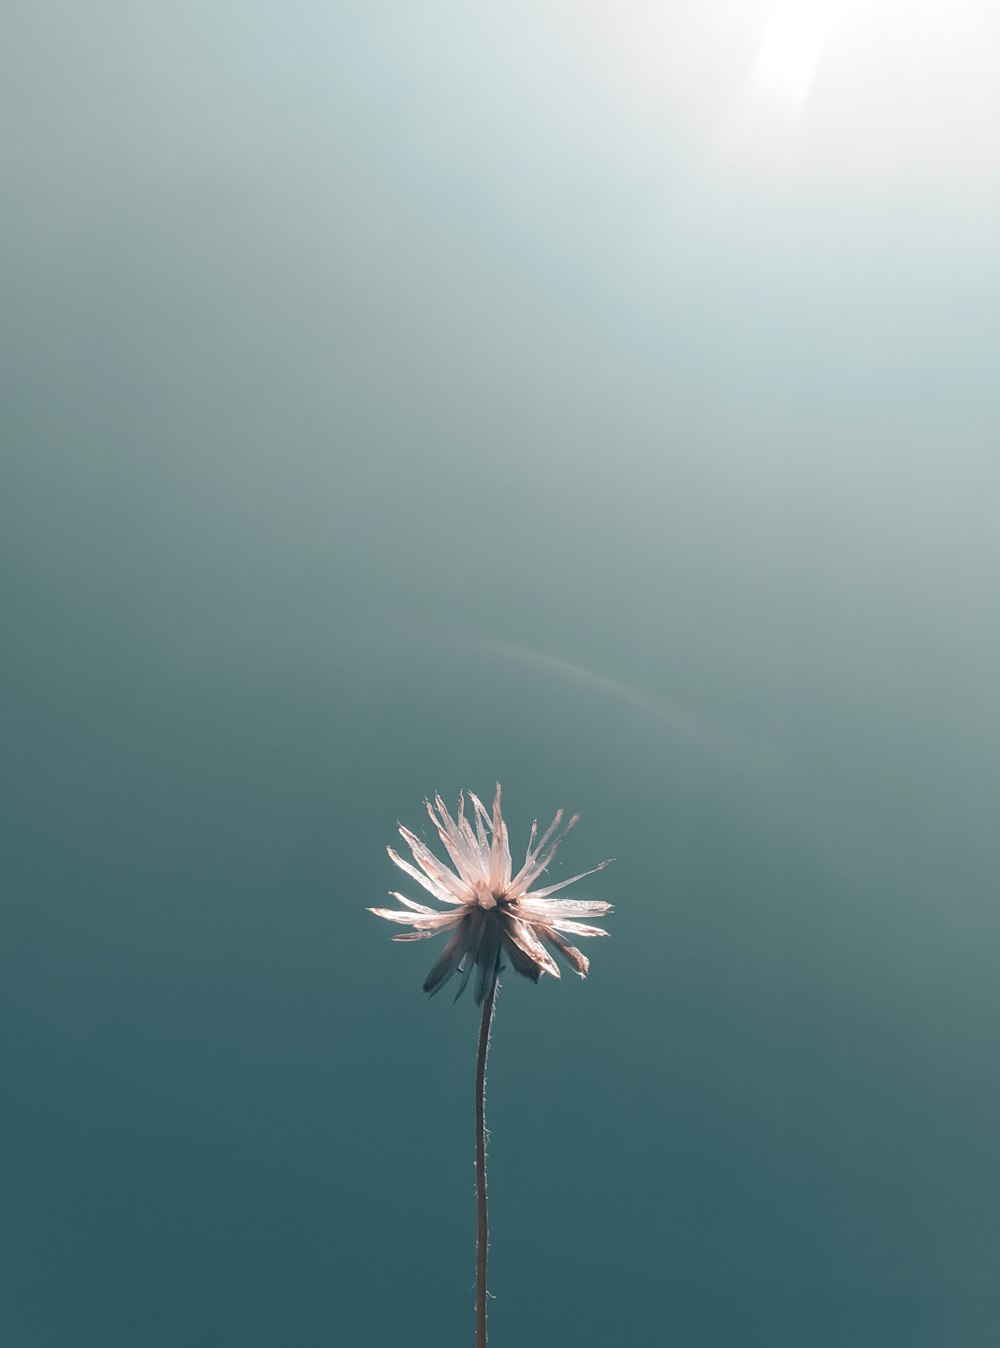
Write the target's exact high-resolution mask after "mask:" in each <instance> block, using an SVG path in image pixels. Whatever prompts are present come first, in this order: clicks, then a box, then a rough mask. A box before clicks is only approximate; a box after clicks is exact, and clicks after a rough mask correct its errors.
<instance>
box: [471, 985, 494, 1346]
mask: <svg viewBox="0 0 1000 1348" xmlns="http://www.w3.org/2000/svg"><path fill="white" fill-rule="evenodd" d="M499 986H500V961H499V958H498V959H497V963H496V967H495V968H494V970H493V976H492V978H491V979H490V986H489V991H488V992H487V994H486V999H485V1001H484V1002H483V1019H482V1021H481V1022H480V1025H479V1053H478V1054H477V1056H476V1216H477V1219H478V1221H477V1236H476V1348H486V1256H487V1254H488V1253H489V1244H490V1241H489V1226H488V1224H487V1220H486V1059H487V1057H488V1056H489V1051H490V1033H491V1031H492V1029H493V1012H494V1010H495V1009H496V998H497V989H498V988H499Z"/></svg>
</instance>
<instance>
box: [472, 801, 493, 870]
mask: <svg viewBox="0 0 1000 1348" xmlns="http://www.w3.org/2000/svg"><path fill="white" fill-rule="evenodd" d="M469 799H470V800H471V801H472V804H473V806H474V807H475V812H476V837H477V838H478V839H479V850H480V851H481V852H482V854H483V857H484V858H485V857H488V856H489V853H490V842H489V839H488V838H487V836H486V827H487V825H489V824H490V817H489V815H488V814H487V812H486V806H485V805H484V804H483V802H482V801H481V800H480V799H479V797H478V796H477V795H476V793H475V791H470V792H469Z"/></svg>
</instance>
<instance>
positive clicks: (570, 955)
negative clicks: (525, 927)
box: [536, 927, 590, 978]
mask: <svg viewBox="0 0 1000 1348" xmlns="http://www.w3.org/2000/svg"><path fill="white" fill-rule="evenodd" d="M536 930H538V931H539V932H540V935H541V938H542V940H543V941H544V942H545V944H546V945H547V946H548V947H549V949H550V950H555V951H556V953H557V954H559V955H562V957H563V959H564V960H565V961H566V963H567V964H568V965H569V966H570V967H571V968H572V970H573V972H574V973H577V974H579V975H580V977H581V978H586V977H587V970H588V969H589V968H590V960H589V959H587V956H586V955H585V954H584V953H583V951H582V950H577V948H576V946H575V945H569V944H567V942H566V941H564V940H563V938H562V937H561V936H560V935H559V933H558V932H557V931H553V929H552V928H551V927H545V928H536Z"/></svg>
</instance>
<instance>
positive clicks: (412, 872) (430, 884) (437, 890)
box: [385, 847, 466, 903]
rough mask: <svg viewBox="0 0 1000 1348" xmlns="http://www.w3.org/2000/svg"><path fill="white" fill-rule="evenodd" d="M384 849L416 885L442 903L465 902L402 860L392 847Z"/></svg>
mask: <svg viewBox="0 0 1000 1348" xmlns="http://www.w3.org/2000/svg"><path fill="white" fill-rule="evenodd" d="M385 850H386V851H387V852H388V853H389V855H390V857H392V859H393V861H394V862H395V863H396V865H397V866H398V867H399V869H400V870H401V871H405V872H406V874H407V875H408V876H410V877H411V879H413V880H416V882H417V884H418V885H422V886H423V888H424V889H426V890H427V893H428V894H433V895H434V897H435V898H436V899H440V900H441V902H442V903H465V902H466V900H464V899H458V898H456V897H455V895H454V894H453V893H452V892H451V890H449V889H445V887H444V885H439V884H438V882H437V881H436V880H432V879H431V878H430V876H429V875H425V874H424V873H423V871H418V870H417V868H416V866H411V865H410V863H409V862H408V861H404V860H403V858H402V857H401V856H400V855H399V853H398V852H396V851H394V850H393V848H391V847H387V848H386V849H385Z"/></svg>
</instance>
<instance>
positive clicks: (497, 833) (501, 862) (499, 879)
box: [490, 782, 510, 894]
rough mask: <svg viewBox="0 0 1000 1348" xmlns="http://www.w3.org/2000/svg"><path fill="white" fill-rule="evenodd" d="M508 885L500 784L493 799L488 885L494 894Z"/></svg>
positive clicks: (508, 851)
mask: <svg viewBox="0 0 1000 1348" xmlns="http://www.w3.org/2000/svg"><path fill="white" fill-rule="evenodd" d="M509 884H510V844H509V843H508V841H507V825H506V824H505V823H504V821H503V815H502V814H501V813H500V783H499V782H497V793H496V795H495V796H494V797H493V851H492V854H491V857H490V885H491V886H492V889H493V892H494V894H497V893H499V892H500V890H501V889H506V888H507V886H508V885H509Z"/></svg>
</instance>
